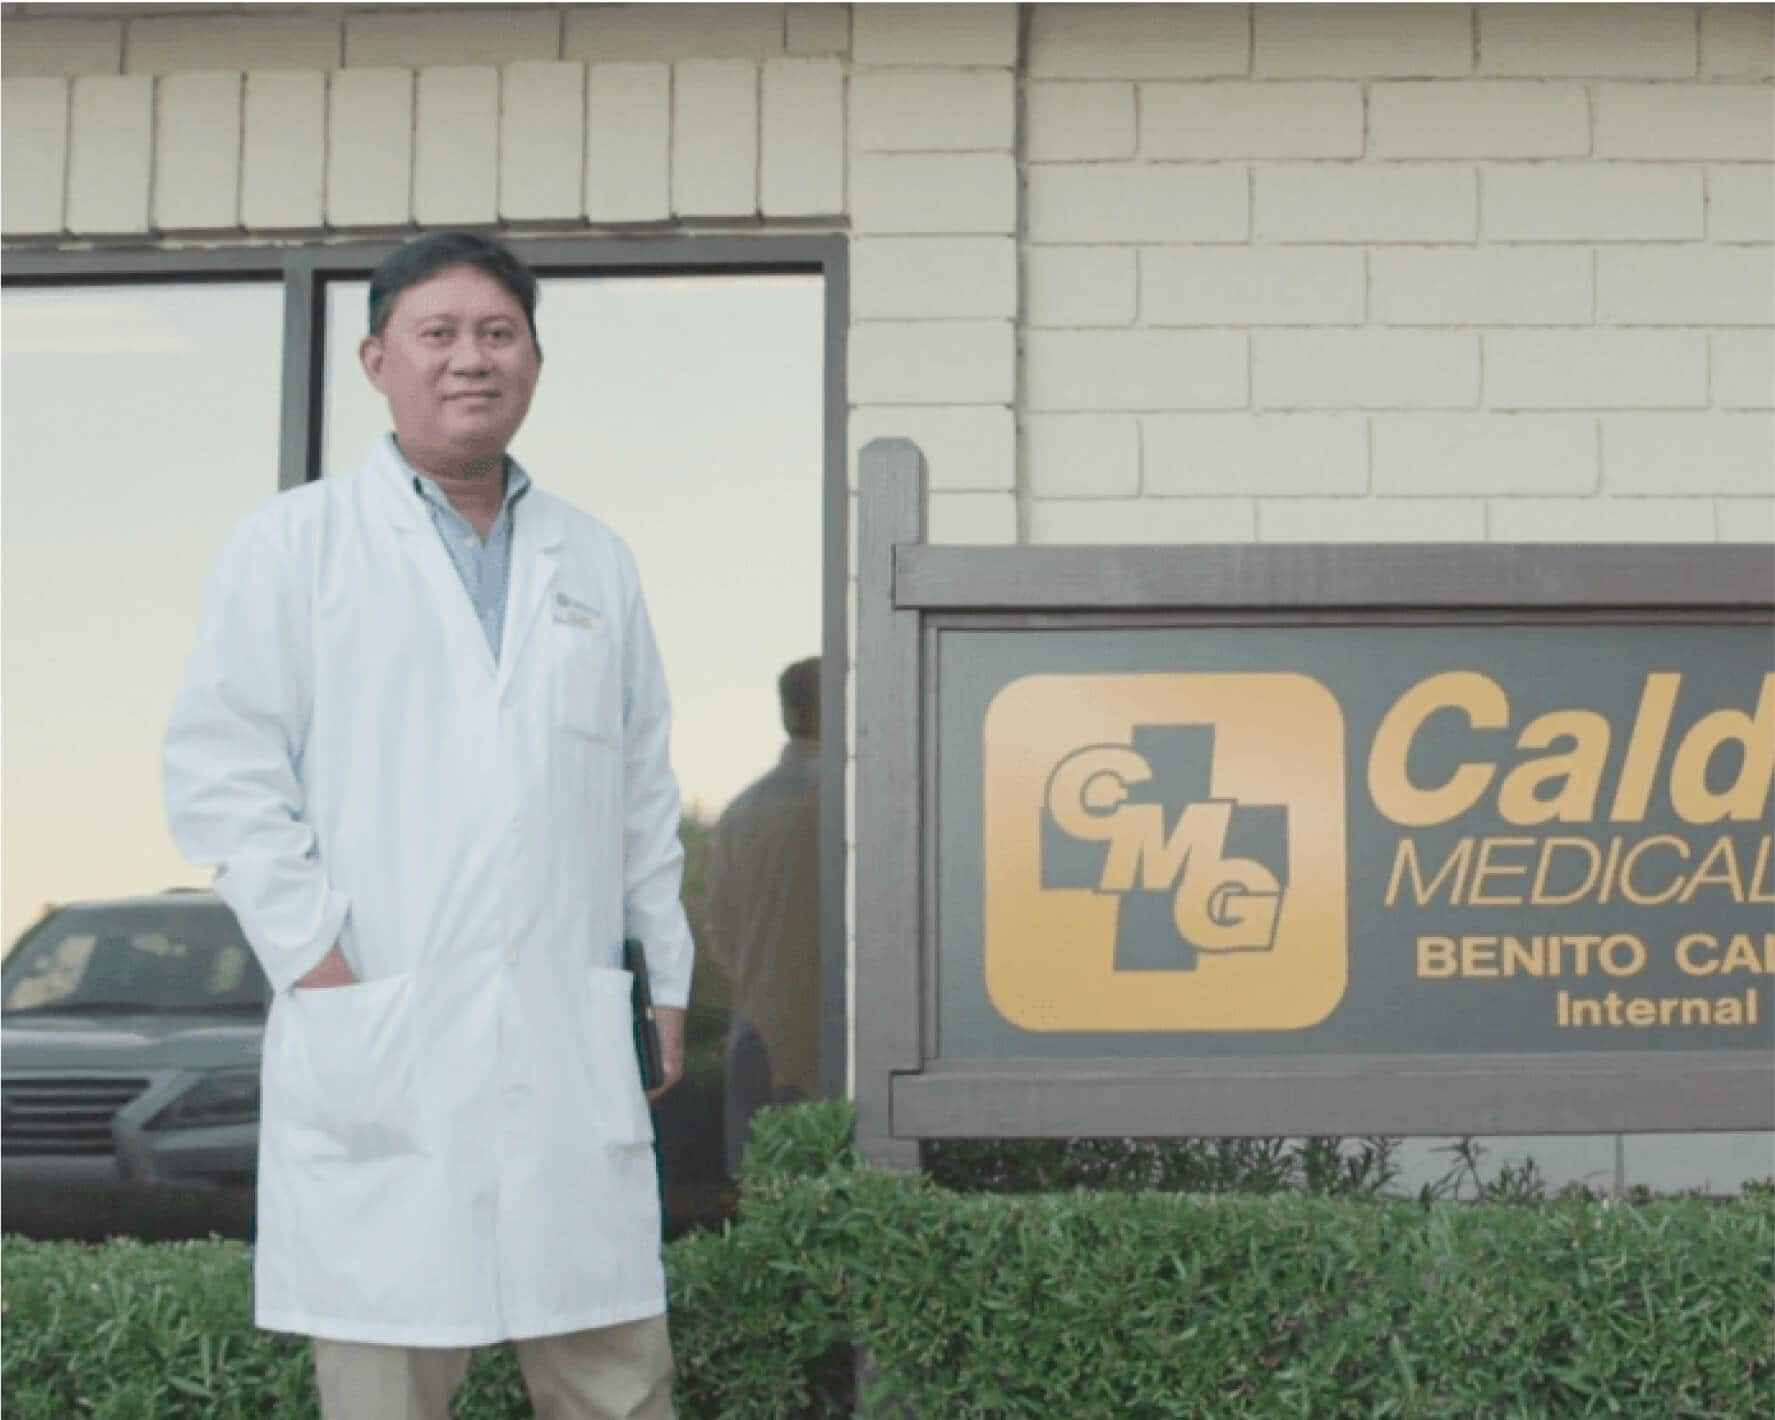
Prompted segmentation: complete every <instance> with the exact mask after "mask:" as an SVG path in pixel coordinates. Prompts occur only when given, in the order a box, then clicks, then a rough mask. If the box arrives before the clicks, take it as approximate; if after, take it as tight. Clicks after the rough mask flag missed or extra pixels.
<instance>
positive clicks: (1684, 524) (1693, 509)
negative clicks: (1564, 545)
mask: <svg viewBox="0 0 1775 1420" xmlns="http://www.w3.org/2000/svg"><path fill="white" fill-rule="evenodd" d="M1490 515H1491V516H1490V533H1491V540H1492V541H1493V542H1712V541H1714V536H1715V534H1714V516H1713V504H1712V503H1710V502H1708V501H1707V500H1705V499H1702V498H1696V499H1693V500H1691V499H1687V498H1506V499H1500V500H1499V501H1497V502H1495V503H1493V504H1492V505H1491V508H1490Z"/></svg>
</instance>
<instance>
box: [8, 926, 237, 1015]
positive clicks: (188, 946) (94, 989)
mask: <svg viewBox="0 0 1775 1420" xmlns="http://www.w3.org/2000/svg"><path fill="white" fill-rule="evenodd" d="M66 915H67V916H68V918H69V920H67V921H65V922H58V921H57V919H56V917H53V916H52V917H51V918H50V919H49V920H48V921H46V922H44V923H43V924H41V925H40V926H39V927H38V928H37V929H36V930H35V931H34V932H33V933H32V934H31V935H30V936H29V937H28V938H27V939H26V940H24V941H22V942H21V943H20V944H19V946H18V948H17V950H16V951H15V952H14V953H13V957H12V960H10V961H8V962H7V970H6V987H5V996H4V1006H5V1010H6V1011H8V1012H15V1011H27V1010H42V1009H65V1010H70V1011H85V1010H106V1011H126V1010H135V1011H151V1012H170V1011H243V1012H244V1011H256V1010H259V1009H262V1008H263V1006H264V1004H265V1001H266V999H267V994H268V993H267V987H266V983H265V977H264V973H263V972H262V971H260V969H259V966H258V963H257V962H256V961H254V960H253V956H252V952H251V951H250V950H249V948H248V947H247V945H246V943H245V941H244V940H242V939H241V937H240V932H239V928H238V927H237V926H236V925H235V924H234V919H233V917H232V916H231V915H230V914H228V913H227V912H226V911H225V910H222V909H215V910H211V911H209V912H204V913H185V914H170V913H154V912H151V911H136V912H133V913H132V912H127V911H119V912H117V913H114V914H111V915H109V916H108V917H107V916H106V915H105V914H102V913H95V912H93V911H92V910H90V909H89V910H87V911H85V912H82V913H69V914H66Z"/></svg>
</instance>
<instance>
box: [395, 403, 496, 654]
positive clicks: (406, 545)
mask: <svg viewBox="0 0 1775 1420" xmlns="http://www.w3.org/2000/svg"><path fill="white" fill-rule="evenodd" d="M371 473H372V475H373V480H374V484H375V489H376V497H377V499H378V500H379V501H380V502H381V504H382V506H383V511H384V513H386V514H387V516H388V520H389V523H390V525H391V526H392V527H393V528H394V531H395V541H396V542H397V543H398V544H399V545H400V555H401V556H402V557H404V558H406V559H407V561H408V562H409V563H410V564H411V566H412V567H413V569H414V570H415V571H416V572H418V574H419V575H420V577H422V578H423V579H424V581H425V583H426V589H427V598H426V599H427V600H428V601H429V602H430V603H431V604H432V606H433V607H434V608H435V609H436V611H437V614H438V617H439V619H440V620H441V621H442V622H443V626H444V633H445V635H446V636H447V637H448V639H449V643H450V654H451V658H452V660H453V661H454V663H455V664H457V665H472V666H474V667H476V668H477V671H478V673H479V674H480V675H482V676H485V677H486V678H487V679H492V678H493V677H494V675H495V674H496V668H495V666H494V664H493V651H492V649H491V648H490V647H489V646H488V645H487V638H486V636H485V635H484V634H483V633H482V631H481V628H480V626H479V624H478V623H477V622H476V621H475V615H474V610H473V608H472V607H471V606H470V605H469V600H468V596H467V594H466V593H465V592H464V591H463V588H462V578H461V577H460V576H458V575H457V572H456V568H455V567H454V566H452V565H451V563H450V554H449V553H447V552H446V551H445V550H444V545H443V543H442V542H441V541H440V540H439V538H438V530H437V528H436V527H434V526H433V525H432V521H431V517H430V515H429V514H428V513H427V512H426V510H425V504H424V501H423V500H422V499H421V498H420V496H419V495H418V494H417V493H415V492H414V491H413V475H412V474H411V473H410V472H409V471H408V469H407V466H406V463H405V462H404V461H403V460H402V459H401V457H400V455H399V454H397V453H396V452H395V450H394V446H393V443H392V440H391V439H388V438H384V439H382V440H381V441H379V442H378V443H377V445H376V450H375V453H374V454H373V455H372V456H371Z"/></svg>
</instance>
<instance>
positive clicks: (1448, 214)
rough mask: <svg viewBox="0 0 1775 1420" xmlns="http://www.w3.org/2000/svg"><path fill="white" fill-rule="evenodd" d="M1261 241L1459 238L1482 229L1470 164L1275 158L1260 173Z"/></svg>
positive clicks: (1258, 210) (1257, 176)
mask: <svg viewBox="0 0 1775 1420" xmlns="http://www.w3.org/2000/svg"><path fill="white" fill-rule="evenodd" d="M1255 181H1256V184H1257V191H1256V214H1257V215H1256V223H1257V236H1258V238H1259V240H1263V241H1275V242H1437V241H1449V242H1461V241H1471V240H1472V239H1473V237H1474V235H1475V233H1476V232H1477V230H1478V221H1479V216H1478V207H1479V198H1478V193H1477V190H1476V184H1475V179H1474V175H1473V169H1471V168H1469V167H1466V166H1464V165H1455V164H1443V163H1421V164H1420V163H1412V164H1397V165H1393V164H1389V165H1387V166H1384V167H1382V166H1374V167H1370V166H1366V165H1356V166H1350V165H1345V164H1340V163H1278V164H1276V165H1274V166H1271V167H1260V168H1258V170H1257V172H1256V174H1255Z"/></svg>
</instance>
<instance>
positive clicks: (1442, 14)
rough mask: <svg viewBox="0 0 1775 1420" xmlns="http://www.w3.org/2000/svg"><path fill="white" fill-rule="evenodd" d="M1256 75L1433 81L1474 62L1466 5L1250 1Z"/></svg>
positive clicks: (1453, 73) (1268, 76)
mask: <svg viewBox="0 0 1775 1420" xmlns="http://www.w3.org/2000/svg"><path fill="white" fill-rule="evenodd" d="M1251 13H1252V24H1253V26H1254V31H1253V33H1254V39H1255V44H1256V52H1255V55H1254V67H1253V72H1255V73H1256V74H1257V75H1258V76H1259V77H1261V78H1284V79H1285V78H1351V79H1356V78H1370V77H1372V78H1412V79H1420V78H1421V79H1439V78H1445V77H1447V76H1449V75H1455V74H1465V73H1467V72H1468V71H1469V70H1470V69H1472V67H1473V34H1472V28H1471V26H1472V20H1471V18H1470V14H1469V10H1468V7H1467V6H1465V5H1253V6H1252V7H1251Z"/></svg>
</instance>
